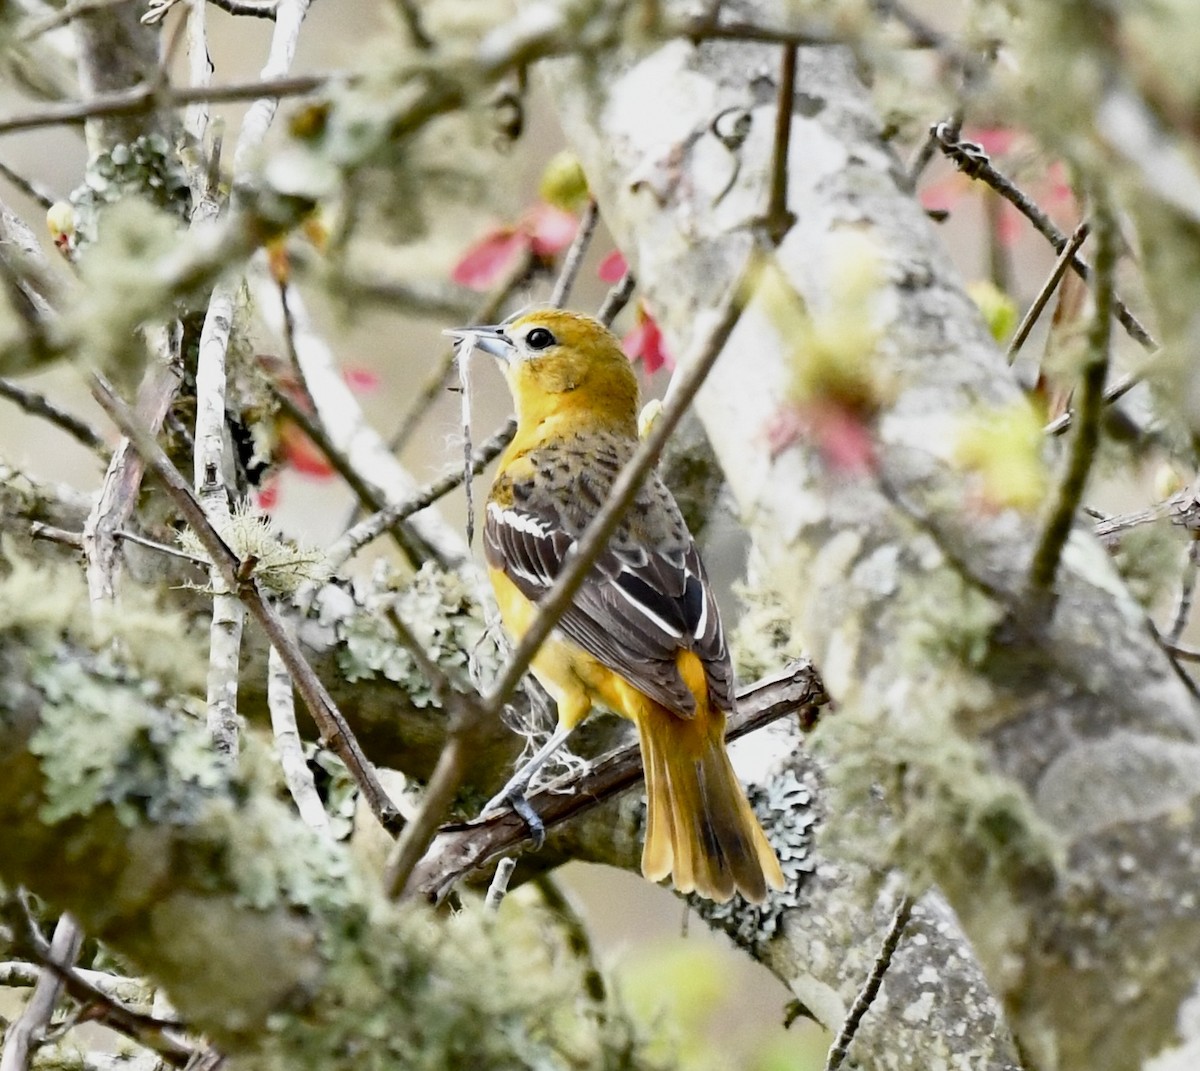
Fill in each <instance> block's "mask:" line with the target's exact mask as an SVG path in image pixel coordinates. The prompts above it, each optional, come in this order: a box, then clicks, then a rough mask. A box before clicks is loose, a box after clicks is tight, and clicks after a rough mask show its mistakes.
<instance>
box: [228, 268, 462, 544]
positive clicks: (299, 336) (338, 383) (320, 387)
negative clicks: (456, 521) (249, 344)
mask: <svg viewBox="0 0 1200 1071" xmlns="http://www.w3.org/2000/svg"><path fill="white" fill-rule="evenodd" d="M247 278H248V281H249V283H250V288H251V293H252V294H253V296H254V299H255V301H256V303H257V306H258V311H259V313H260V315H261V316H262V318H263V320H264V321H265V322H266V323H267V325H268V327H270V328H271V330H272V331H274V332H276V333H277V334H279V335H282V336H283V337H284V339H285V342H287V343H288V345H289V347H290V348H291V350H292V352H293V353H294V356H295V360H296V362H297V365H298V367H299V368H300V370H301V372H302V375H303V378H304V380H305V382H306V383H307V384H308V388H309V392H310V397H311V399H312V402H313V405H314V407H315V408H316V412H317V417H318V420H319V423H320V426H321V427H322V428H323V430H324V432H325V434H326V435H327V436H328V439H329V442H330V443H331V444H332V446H333V448H334V449H335V450H337V451H338V452H339V453H340V454H342V455H343V456H344V457H345V459H346V466H347V470H346V471H347V472H349V471H350V470H352V471H353V473H354V474H355V478H356V480H360V481H361V486H364V487H369V488H371V492H372V494H371V497H370V498H367V499H366V501H367V502H368V503H369V504H370V507H371V508H373V509H380V508H383V507H384V506H386V505H387V504H388V503H390V502H400V501H403V500H405V499H407V498H408V497H409V496H410V495H411V494H412V493H413V492H414V491H416V490H417V484H416V481H415V480H413V478H412V476H411V475H410V474H409V472H408V471H407V470H406V469H405V468H404V467H403V466H402V465H401V464H400V462H399V461H397V460H396V458H395V457H394V456H393V454H392V452H391V451H390V450H389V449H388V446H387V443H386V442H384V441H383V438H382V437H381V436H380V435H379V433H378V432H377V431H376V430H375V429H374V428H373V427H371V425H370V423H369V422H368V420H367V418H366V416H365V414H364V413H363V411H362V406H361V405H360V404H359V403H358V400H357V399H356V398H355V397H354V394H353V392H352V391H351V390H350V388H349V387H348V386H347V385H346V381H345V378H344V377H343V376H342V374H341V371H340V369H339V368H338V364H337V359H336V357H335V355H334V353H333V350H332V349H331V348H330V346H329V344H328V343H327V342H326V341H325V339H324V338H323V337H322V336H321V334H320V333H319V332H318V331H317V330H316V328H315V327H314V326H313V323H312V319H311V317H310V316H309V314H308V311H307V309H306V307H305V304H304V302H303V300H302V295H301V294H300V293H299V292H298V291H297V290H296V289H294V288H289V289H288V292H287V311H288V316H289V317H290V323H291V328H290V330H291V337H290V338H289V337H288V330H289V328H288V320H287V319H285V315H284V309H283V306H282V304H281V302H280V295H279V287H278V285H277V284H276V282H275V280H274V279H273V278H272V276H271V274H270V272H269V270H268V268H267V265H266V258H265V256H263V255H262V254H260V255H258V256H256V257H255V258H254V260H253V261H252V262H251V266H250V271H249V273H248V276H247ZM351 486H352V487H354V486H355V484H353V483H352V484H351ZM360 497H363V496H360ZM397 535H398V537H399V539H400V540H401V545H402V546H403V547H404V549H405V551H406V552H407V553H408V555H409V557H410V558H411V559H412V561H413V562H414V564H419V563H420V562H422V561H428V560H434V561H437V562H439V563H440V564H442V565H443V566H452V565H457V564H459V563H461V562H462V561H463V560H464V558H465V557H466V547H465V545H464V543H463V540H462V537H461V536H460V535H459V533H458V532H457V531H455V530H454V529H453V528H452V527H451V526H450V525H449V524H447V523H446V522H445V521H444V520H443V519H442V518H441V517H438V516H435V515H431V514H425V515H423V516H421V517H416V518H414V519H413V520H412V522H411V524H410V525H405V526H404V529H402V530H401V531H400V532H398V533H397Z"/></svg>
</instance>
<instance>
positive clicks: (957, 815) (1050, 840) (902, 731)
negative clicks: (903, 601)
mask: <svg viewBox="0 0 1200 1071" xmlns="http://www.w3.org/2000/svg"><path fill="white" fill-rule="evenodd" d="M970 676H971V675H968V674H963V675H962V679H968V678H969V677H970ZM977 698H978V697H977V696H976V695H975V694H974V693H973V692H972V691H971V690H970V689H969V688H968V689H967V690H966V691H965V692H964V691H960V689H959V681H958V679H957V678H956V677H955V675H953V674H950V673H947V674H939V675H938V676H937V678H936V679H931V680H929V681H928V682H927V683H926V685H923V686H921V687H918V688H914V689H912V691H911V693H910V694H908V695H906V696H905V698H904V700H903V704H902V709H900V710H897V709H895V708H894V707H893V709H891V710H889V711H887V712H886V713H883V712H882V711H881V706H882V705H880V706H876V707H875V708H874V709H873V710H867V709H864V708H863V707H862V706H859V705H858V704H853V705H847V706H844V707H842V708H840V709H839V711H838V716H837V717H836V718H827V719H825V720H824V721H822V722H821V724H820V725H819V726H818V727H817V730H816V732H815V734H814V742H815V744H816V746H817V747H819V748H820V749H822V750H824V751H827V752H829V753H832V754H836V755H837V761H836V762H834V763H831V765H830V771H829V782H830V789H831V800H830V815H831V817H830V820H829V822H828V824H827V826H826V827H825V828H826V830H827V831H828V835H829V836H830V838H831V841H832V842H833V843H834V844H835V845H836V846H837V847H840V848H841V849H842V850H849V851H851V852H852V853H853V854H855V855H858V856H861V857H864V858H865V859H866V860H867V861H868V862H870V863H871V864H872V865H874V866H877V867H881V868H886V867H891V866H899V867H900V868H902V869H903V870H905V871H906V872H907V873H908V874H909V875H910V877H911V878H912V879H913V881H914V883H915V886H916V887H918V888H921V887H924V886H925V885H928V884H934V883H936V884H938V885H939V886H941V887H942V889H943V890H944V891H945V892H946V894H947V896H948V897H949V898H950V900H951V902H953V903H971V902H976V898H977V897H976V894H977V892H978V890H979V889H980V888H981V887H986V888H994V889H997V890H1000V891H1002V890H1009V891H1010V892H1012V893H1014V894H1015V891H1016V890H1017V889H1021V888H1028V887H1029V886H1030V885H1033V886H1036V887H1038V888H1043V887H1044V886H1045V884H1046V883H1048V882H1052V881H1053V880H1055V875H1056V874H1057V873H1058V872H1059V870H1060V867H1061V862H1062V858H1061V856H1062V845H1061V843H1060V841H1059V840H1058V838H1057V837H1056V836H1055V835H1054V833H1053V831H1052V830H1051V829H1050V828H1049V827H1048V826H1047V825H1046V824H1045V823H1044V822H1043V821H1042V820H1041V818H1040V817H1039V816H1038V815H1037V813H1036V811H1035V810H1034V807H1033V804H1032V802H1031V801H1030V799H1029V797H1028V795H1027V794H1026V793H1025V791H1024V790H1023V789H1022V787H1021V786H1020V785H1019V784H1017V782H1015V781H1013V780H1011V779H1010V778H1008V777H1005V776H1003V775H1001V774H998V773H995V772H994V771H992V770H991V769H989V767H988V765H987V761H986V756H985V755H984V752H983V750H982V748H981V746H980V745H979V744H978V743H976V742H974V741H972V740H970V739H968V738H967V737H966V736H964V735H963V734H962V732H961V731H960V730H959V728H958V717H959V711H958V709H956V708H957V704H958V703H959V702H960V701H961V702H962V703H963V704H964V705H965V706H970V705H971V704H972V703H973V702H974V701H975V700H976V699H977ZM881 811H882V813H881ZM1003 898H1004V899H1010V900H1012V901H1016V900H1019V899H1020V897H1018V896H1016V895H1012V896H1004V897H1003ZM997 939H998V940H1002V939H1003V935H1002V934H1000V933H999V932H997Z"/></svg>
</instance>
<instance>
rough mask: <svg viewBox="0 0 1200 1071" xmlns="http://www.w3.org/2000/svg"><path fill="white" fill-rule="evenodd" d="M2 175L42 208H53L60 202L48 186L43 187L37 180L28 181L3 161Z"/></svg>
mask: <svg viewBox="0 0 1200 1071" xmlns="http://www.w3.org/2000/svg"><path fill="white" fill-rule="evenodd" d="M0 175H3V176H4V178H6V179H8V181H9V182H11V183H12V184H13V185H14V186H16V188H17V189H18V190H20V191H21V192H22V193H23V194H25V196H26V197H28V198H30V200H33V201H36V202H37V203H38V204H39V205H40V206H41V207H42V208H47V209H48V208H51V207H53V206H54V204H55V202H56V201H58V198H57V197H55V196H54V191H53V190H51V189H50V188H49V187H48V186H43V185H42V184H41V183H40V182H38V181H37V180H35V179H28V178H26V177H25V176H24V175H20V174H18V173H17V172H16V171H14V170H13V169H12V168H11V167H9V166H8V164H6V163H5V162H4V161H3V160H0Z"/></svg>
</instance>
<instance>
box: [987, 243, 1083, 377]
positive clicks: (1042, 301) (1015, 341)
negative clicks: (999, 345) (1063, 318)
mask: <svg viewBox="0 0 1200 1071" xmlns="http://www.w3.org/2000/svg"><path fill="white" fill-rule="evenodd" d="M1090 230H1091V224H1089V223H1088V221H1087V220H1084V221H1083V222H1082V223H1081V224H1079V226H1078V227H1076V228H1075V230H1074V231H1073V232H1072V233H1071V237H1070V240H1069V241H1068V242H1067V244H1066V245H1065V246H1063V248H1062V252H1061V253H1059V254H1058V259H1057V260H1056V261H1055V262H1054V267H1053V268H1052V269H1051V270H1050V274H1049V275H1048V276H1047V277H1046V281H1045V282H1044V283H1042V288H1041V289H1040V290H1039V291H1038V292H1037V296H1036V297H1035V298H1034V299H1033V303H1032V304H1031V305H1030V306H1029V308H1028V310H1026V312H1025V315H1024V316H1022V317H1021V322H1020V323H1019V324H1018V325H1017V330H1016V331H1015V332H1014V333H1013V337H1012V341H1010V342H1009V344H1008V349H1007V350H1006V351H1005V354H1004V356H1005V358H1007V360H1008V363H1009V364H1012V363H1013V361H1015V360H1016V358H1017V351H1018V350H1019V349H1020V348H1021V347H1022V346H1023V345H1024V344H1025V340H1026V339H1027V338H1028V337H1029V332H1030V331H1032V330H1033V325H1034V324H1036V323H1037V321H1038V317H1039V316H1041V315H1042V312H1043V311H1044V310H1045V308H1046V304H1047V303H1048V302H1049V300H1050V298H1051V297H1052V296H1053V294H1054V291H1055V290H1056V289H1057V288H1058V284H1059V283H1060V282H1061V281H1062V277H1063V275H1065V274H1066V271H1067V265H1068V264H1070V262H1071V260H1072V259H1073V258H1074V256H1075V254H1076V253H1077V252H1078V251H1079V247H1080V246H1082V245H1083V243H1084V242H1085V241H1086V240H1087V236H1088V232H1089V231H1090Z"/></svg>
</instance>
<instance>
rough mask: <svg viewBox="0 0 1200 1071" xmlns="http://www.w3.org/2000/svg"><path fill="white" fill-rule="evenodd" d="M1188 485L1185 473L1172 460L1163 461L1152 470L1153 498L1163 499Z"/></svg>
mask: <svg viewBox="0 0 1200 1071" xmlns="http://www.w3.org/2000/svg"><path fill="white" fill-rule="evenodd" d="M1187 485H1188V480H1187V475H1186V474H1185V473H1184V472H1183V470H1182V469H1181V468H1180V467H1179V466H1178V465H1177V464H1176V463H1175V462H1174V461H1164V462H1163V463H1162V464H1161V465H1159V466H1158V468H1157V469H1155V470H1154V498H1155V500H1156V501H1159V502H1161V501H1163V500H1164V499H1167V498H1170V497H1171V496H1172V495H1177V494H1179V492H1180V491H1182V490H1183V489H1184V488H1185V487H1187Z"/></svg>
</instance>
